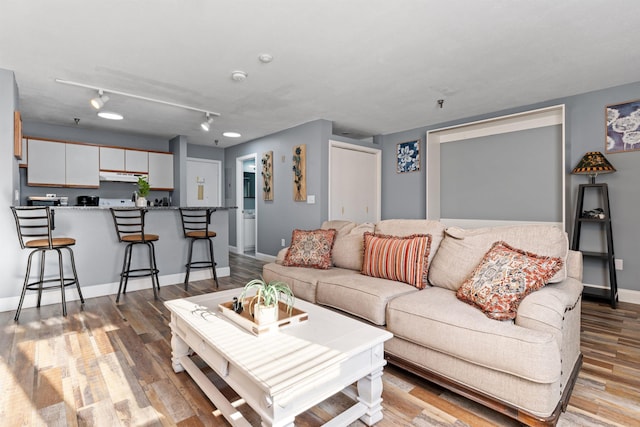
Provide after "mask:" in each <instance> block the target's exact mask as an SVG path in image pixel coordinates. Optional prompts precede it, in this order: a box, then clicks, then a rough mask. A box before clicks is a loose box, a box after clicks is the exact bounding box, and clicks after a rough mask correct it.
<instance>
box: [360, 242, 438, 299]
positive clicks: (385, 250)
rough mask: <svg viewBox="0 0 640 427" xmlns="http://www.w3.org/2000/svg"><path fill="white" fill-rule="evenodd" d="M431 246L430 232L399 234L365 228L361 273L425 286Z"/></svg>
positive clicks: (420, 286) (421, 286)
mask: <svg viewBox="0 0 640 427" xmlns="http://www.w3.org/2000/svg"><path fill="white" fill-rule="evenodd" d="M430 249H431V235H430V234H413V235H411V236H406V237H397V236H388V235H384V234H374V233H371V232H366V233H364V259H363V261H362V271H361V273H362V274H364V275H367V276H372V277H379V278H382V279H389V280H395V281H398V282H404V283H408V284H409V285H413V286H415V287H416V288H418V289H422V288H424V287H425V286H427V274H428V272H429V262H428V258H429V251H430Z"/></svg>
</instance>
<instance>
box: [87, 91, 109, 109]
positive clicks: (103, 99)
mask: <svg viewBox="0 0 640 427" xmlns="http://www.w3.org/2000/svg"><path fill="white" fill-rule="evenodd" d="M108 100H109V97H108V96H107V95H104V94H103V93H102V89H100V90H99V91H98V96H96V97H95V98H91V101H90V103H91V106H92V107H93V108H95V109H96V110H99V109H101V108H102V107H104V104H106V103H107V101H108Z"/></svg>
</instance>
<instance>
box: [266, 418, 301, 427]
mask: <svg viewBox="0 0 640 427" xmlns="http://www.w3.org/2000/svg"><path fill="white" fill-rule="evenodd" d="M294 420H295V418H291V419H288V420H281V421H278V422H277V423H273V424H270V423H265V422H264V420H262V422H261V423H260V425H261V426H262V427H295V424H294V423H293V421H294Z"/></svg>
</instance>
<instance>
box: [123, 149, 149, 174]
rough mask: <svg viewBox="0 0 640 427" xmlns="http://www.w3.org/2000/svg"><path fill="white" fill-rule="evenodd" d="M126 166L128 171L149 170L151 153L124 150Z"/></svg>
mask: <svg viewBox="0 0 640 427" xmlns="http://www.w3.org/2000/svg"><path fill="white" fill-rule="evenodd" d="M124 167H125V171H127V172H139V173H147V172H149V153H148V152H146V151H140V150H124Z"/></svg>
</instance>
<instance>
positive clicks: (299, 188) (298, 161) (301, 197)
mask: <svg viewBox="0 0 640 427" xmlns="http://www.w3.org/2000/svg"><path fill="white" fill-rule="evenodd" d="M293 200H295V201H296V202H304V201H306V200H307V145H306V144H301V145H297V146H295V147H293Z"/></svg>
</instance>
